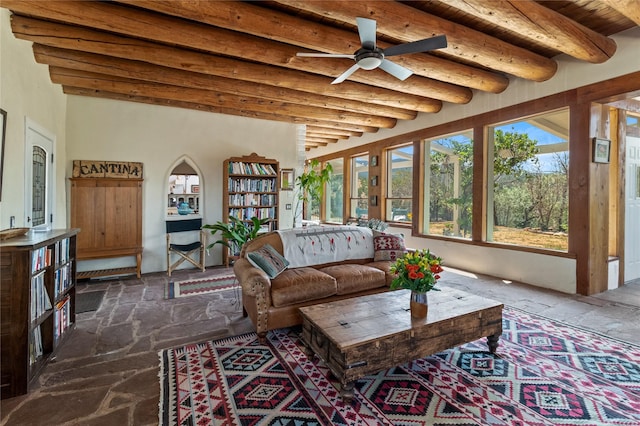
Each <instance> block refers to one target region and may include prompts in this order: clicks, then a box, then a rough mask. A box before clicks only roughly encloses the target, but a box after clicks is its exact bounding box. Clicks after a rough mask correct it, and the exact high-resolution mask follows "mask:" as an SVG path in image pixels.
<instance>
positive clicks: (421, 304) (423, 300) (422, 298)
mask: <svg viewBox="0 0 640 426" xmlns="http://www.w3.org/2000/svg"><path fill="white" fill-rule="evenodd" d="M409 307H410V308H411V318H415V319H425V318H426V317H427V312H428V311H429V302H428V299H427V293H426V292H425V293H421V292H417V291H412V292H411V302H410V305H409Z"/></svg>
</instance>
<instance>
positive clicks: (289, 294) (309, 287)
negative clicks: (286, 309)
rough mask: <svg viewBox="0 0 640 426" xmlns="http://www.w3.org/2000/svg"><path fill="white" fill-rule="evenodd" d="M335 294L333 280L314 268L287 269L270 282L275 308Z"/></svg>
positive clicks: (334, 281) (334, 282)
mask: <svg viewBox="0 0 640 426" xmlns="http://www.w3.org/2000/svg"><path fill="white" fill-rule="evenodd" d="M335 294H336V280H335V278H333V277H332V276H331V275H327V274H325V273H323V272H321V271H319V270H317V269H314V268H309V267H302V268H292V269H287V270H286V271H284V272H283V273H281V274H280V275H278V276H277V277H276V278H275V279H273V280H271V301H272V303H273V306H275V307H277V308H278V307H282V306H289V305H294V304H296V303H302V302H307V301H309V300H316V299H322V298H325V297H329V296H333V295H335Z"/></svg>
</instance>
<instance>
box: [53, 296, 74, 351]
mask: <svg viewBox="0 0 640 426" xmlns="http://www.w3.org/2000/svg"><path fill="white" fill-rule="evenodd" d="M70 325H71V298H70V297H69V295H67V296H65V298H64V299H62V300H60V301H59V302H58V303H56V309H55V311H54V315H53V327H54V328H53V330H54V336H53V337H54V340H55V341H58V339H60V337H61V336H62V335H63V334H64V332H65V331H66V330H67V329H68V328H69V326H70Z"/></svg>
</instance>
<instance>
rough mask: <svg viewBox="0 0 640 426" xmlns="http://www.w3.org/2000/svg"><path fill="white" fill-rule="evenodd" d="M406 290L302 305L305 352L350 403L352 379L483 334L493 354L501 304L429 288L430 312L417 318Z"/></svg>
mask: <svg viewBox="0 0 640 426" xmlns="http://www.w3.org/2000/svg"><path fill="white" fill-rule="evenodd" d="M409 294H410V292H409V290H398V291H389V292H385V293H379V294H373V295H369V296H362V297H354V298H351V299H344V300H340V301H336V302H329V303H322V304H319V305H313V306H307V307H304V308H300V313H301V314H302V319H303V324H302V341H303V343H304V345H305V348H306V351H307V353H308V354H310V355H311V354H316V355H318V356H319V357H320V358H322V360H323V361H324V362H325V363H326V364H327V366H328V367H329V368H330V369H331V372H332V373H333V374H334V375H335V376H336V378H337V379H338V380H339V381H340V384H341V385H342V391H341V394H342V397H343V398H344V400H345V401H347V402H349V401H351V398H352V397H353V386H354V382H355V380H357V379H359V378H361V377H363V376H366V375H367V374H371V373H376V372H378V371H381V370H386V369H388V368H391V367H394V366H396V365H400V364H403V363H406V362H409V361H413V360H415V359H419V358H424V357H425V356H428V355H432V354H434V353H437V352H440V351H443V350H445V349H449V348H452V347H455V346H459V345H461V344H463V343H467V342H472V341H474V340H477V339H480V338H482V337H487V344H488V347H489V351H490V352H491V353H495V351H496V349H497V347H498V338H499V337H500V334H502V308H503V304H502V303H499V302H496V301H494V300H491V299H485V298H484V297H480V296H475V295H473V294H469V293H465V292H463V291H460V290H455V289H451V288H442V290H441V291H431V292H429V314H428V315H427V318H426V319H423V320H415V319H413V320H412V318H411V313H410V312H409Z"/></svg>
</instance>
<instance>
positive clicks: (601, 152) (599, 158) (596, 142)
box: [592, 138, 611, 163]
mask: <svg viewBox="0 0 640 426" xmlns="http://www.w3.org/2000/svg"><path fill="white" fill-rule="evenodd" d="M592 144H593V162H594V163H608V162H609V159H610V157H611V141H610V140H609V139H600V138H593V140H592Z"/></svg>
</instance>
